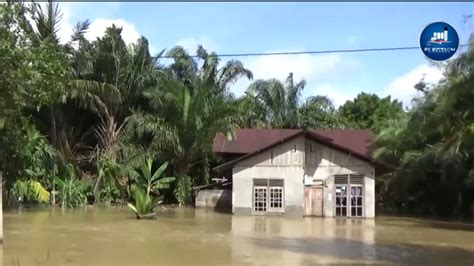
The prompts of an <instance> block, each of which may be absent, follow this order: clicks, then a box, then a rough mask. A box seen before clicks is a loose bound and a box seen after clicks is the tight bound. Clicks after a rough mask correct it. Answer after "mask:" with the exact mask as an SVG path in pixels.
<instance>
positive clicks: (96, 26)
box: [42, 3, 141, 44]
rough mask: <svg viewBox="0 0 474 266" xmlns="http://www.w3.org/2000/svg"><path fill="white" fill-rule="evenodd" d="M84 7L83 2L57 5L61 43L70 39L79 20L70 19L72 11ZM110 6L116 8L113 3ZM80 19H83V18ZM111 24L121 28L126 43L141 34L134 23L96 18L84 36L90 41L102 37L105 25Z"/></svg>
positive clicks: (136, 38)
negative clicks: (59, 11) (59, 16)
mask: <svg viewBox="0 0 474 266" xmlns="http://www.w3.org/2000/svg"><path fill="white" fill-rule="evenodd" d="M42 4H44V3H42ZM85 7H86V6H85V5H84V3H61V4H60V5H59V8H60V10H61V12H62V14H63V16H62V20H61V25H60V29H59V31H58V36H59V38H60V41H61V43H66V42H68V41H69V40H70V38H71V35H72V32H73V28H74V25H75V24H76V23H77V22H78V21H79V20H78V21H71V20H72V15H73V12H75V11H77V10H83V9H84V8H85ZM112 7H115V8H116V6H115V5H114V6H112ZM81 20H85V18H84V19H81ZM112 24H115V25H116V26H117V27H121V28H122V38H123V40H124V41H125V43H126V44H130V43H134V42H136V41H137V40H138V38H140V36H141V34H140V33H138V31H137V29H136V28H135V25H133V24H132V23H129V22H127V21H125V20H123V19H120V18H118V19H106V18H96V19H94V20H93V21H92V23H91V24H90V26H89V30H88V31H87V33H86V34H85V37H86V38H87V39H88V40H90V41H93V40H95V39H96V38H97V37H102V36H103V35H104V33H105V30H106V29H107V27H110V26H112Z"/></svg>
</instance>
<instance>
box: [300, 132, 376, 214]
mask: <svg viewBox="0 0 474 266" xmlns="http://www.w3.org/2000/svg"><path fill="white" fill-rule="evenodd" d="M311 148H312V149H311ZM305 150H306V157H305V163H306V167H305V174H306V175H309V176H312V177H313V180H324V181H325V184H326V187H325V188H324V216H326V217H332V216H334V215H335V214H334V202H333V201H334V198H333V197H334V175H345V174H357V175H363V176H364V195H365V196H364V206H365V207H364V209H365V210H364V212H365V213H364V214H365V215H364V216H365V217H367V218H372V217H374V215H375V182H374V174H375V170H374V167H373V166H372V165H371V164H370V163H368V162H366V161H362V160H360V159H358V158H356V157H354V156H351V155H349V154H347V153H344V152H341V151H338V150H335V149H332V148H330V147H328V146H325V145H323V144H320V143H317V142H315V141H312V140H309V139H308V140H306V147H305ZM311 150H312V151H311Z"/></svg>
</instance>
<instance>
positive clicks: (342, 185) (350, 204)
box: [334, 175, 364, 217]
mask: <svg viewBox="0 0 474 266" xmlns="http://www.w3.org/2000/svg"><path fill="white" fill-rule="evenodd" d="M363 185H364V177H363V176H360V175H336V176H334V186H335V189H336V191H335V193H334V195H335V201H336V206H335V212H336V216H343V217H345V216H347V217H363V216H364V215H363V205H364V204H363V202H364V201H363V197H364V189H363Z"/></svg>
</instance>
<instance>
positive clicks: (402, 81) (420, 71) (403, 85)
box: [384, 64, 443, 107]
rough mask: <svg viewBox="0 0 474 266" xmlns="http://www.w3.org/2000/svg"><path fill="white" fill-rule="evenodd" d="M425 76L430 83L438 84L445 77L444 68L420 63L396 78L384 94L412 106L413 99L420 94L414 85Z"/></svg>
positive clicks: (406, 105)
mask: <svg viewBox="0 0 474 266" xmlns="http://www.w3.org/2000/svg"><path fill="white" fill-rule="evenodd" d="M423 77H424V81H425V82H426V83H428V84H431V85H433V84H436V83H437V82H438V81H439V80H440V79H442V78H443V70H442V69H440V68H438V67H436V66H429V65H427V64H423V65H419V66H417V67H415V68H414V69H412V70H410V71H409V72H408V73H406V74H403V75H402V76H399V77H397V78H395V79H394V80H393V81H392V82H390V83H389V85H388V86H387V87H386V88H385V90H384V94H385V95H391V96H392V98H396V99H399V100H401V101H402V102H403V105H404V106H405V107H410V106H411V99H413V97H415V96H419V93H418V92H417V91H416V90H415V88H414V86H415V85H416V84H417V83H418V82H419V81H420V80H421V79H422V78H423Z"/></svg>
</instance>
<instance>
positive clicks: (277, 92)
mask: <svg viewBox="0 0 474 266" xmlns="http://www.w3.org/2000/svg"><path fill="white" fill-rule="evenodd" d="M305 86H306V81H304V80H301V81H299V82H298V83H295V82H294V80H293V73H290V74H289V75H288V77H287V79H286V81H285V83H282V82H281V81H279V80H276V79H269V80H257V81H255V82H253V83H252V84H250V86H249V88H248V89H247V94H248V95H250V97H253V98H254V99H255V105H256V106H257V108H259V109H260V110H262V111H263V113H264V121H265V123H266V125H267V126H268V127H274V128H298V127H299V125H300V114H299V110H298V108H299V105H300V97H301V91H302V90H303V89H304V87H305Z"/></svg>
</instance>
